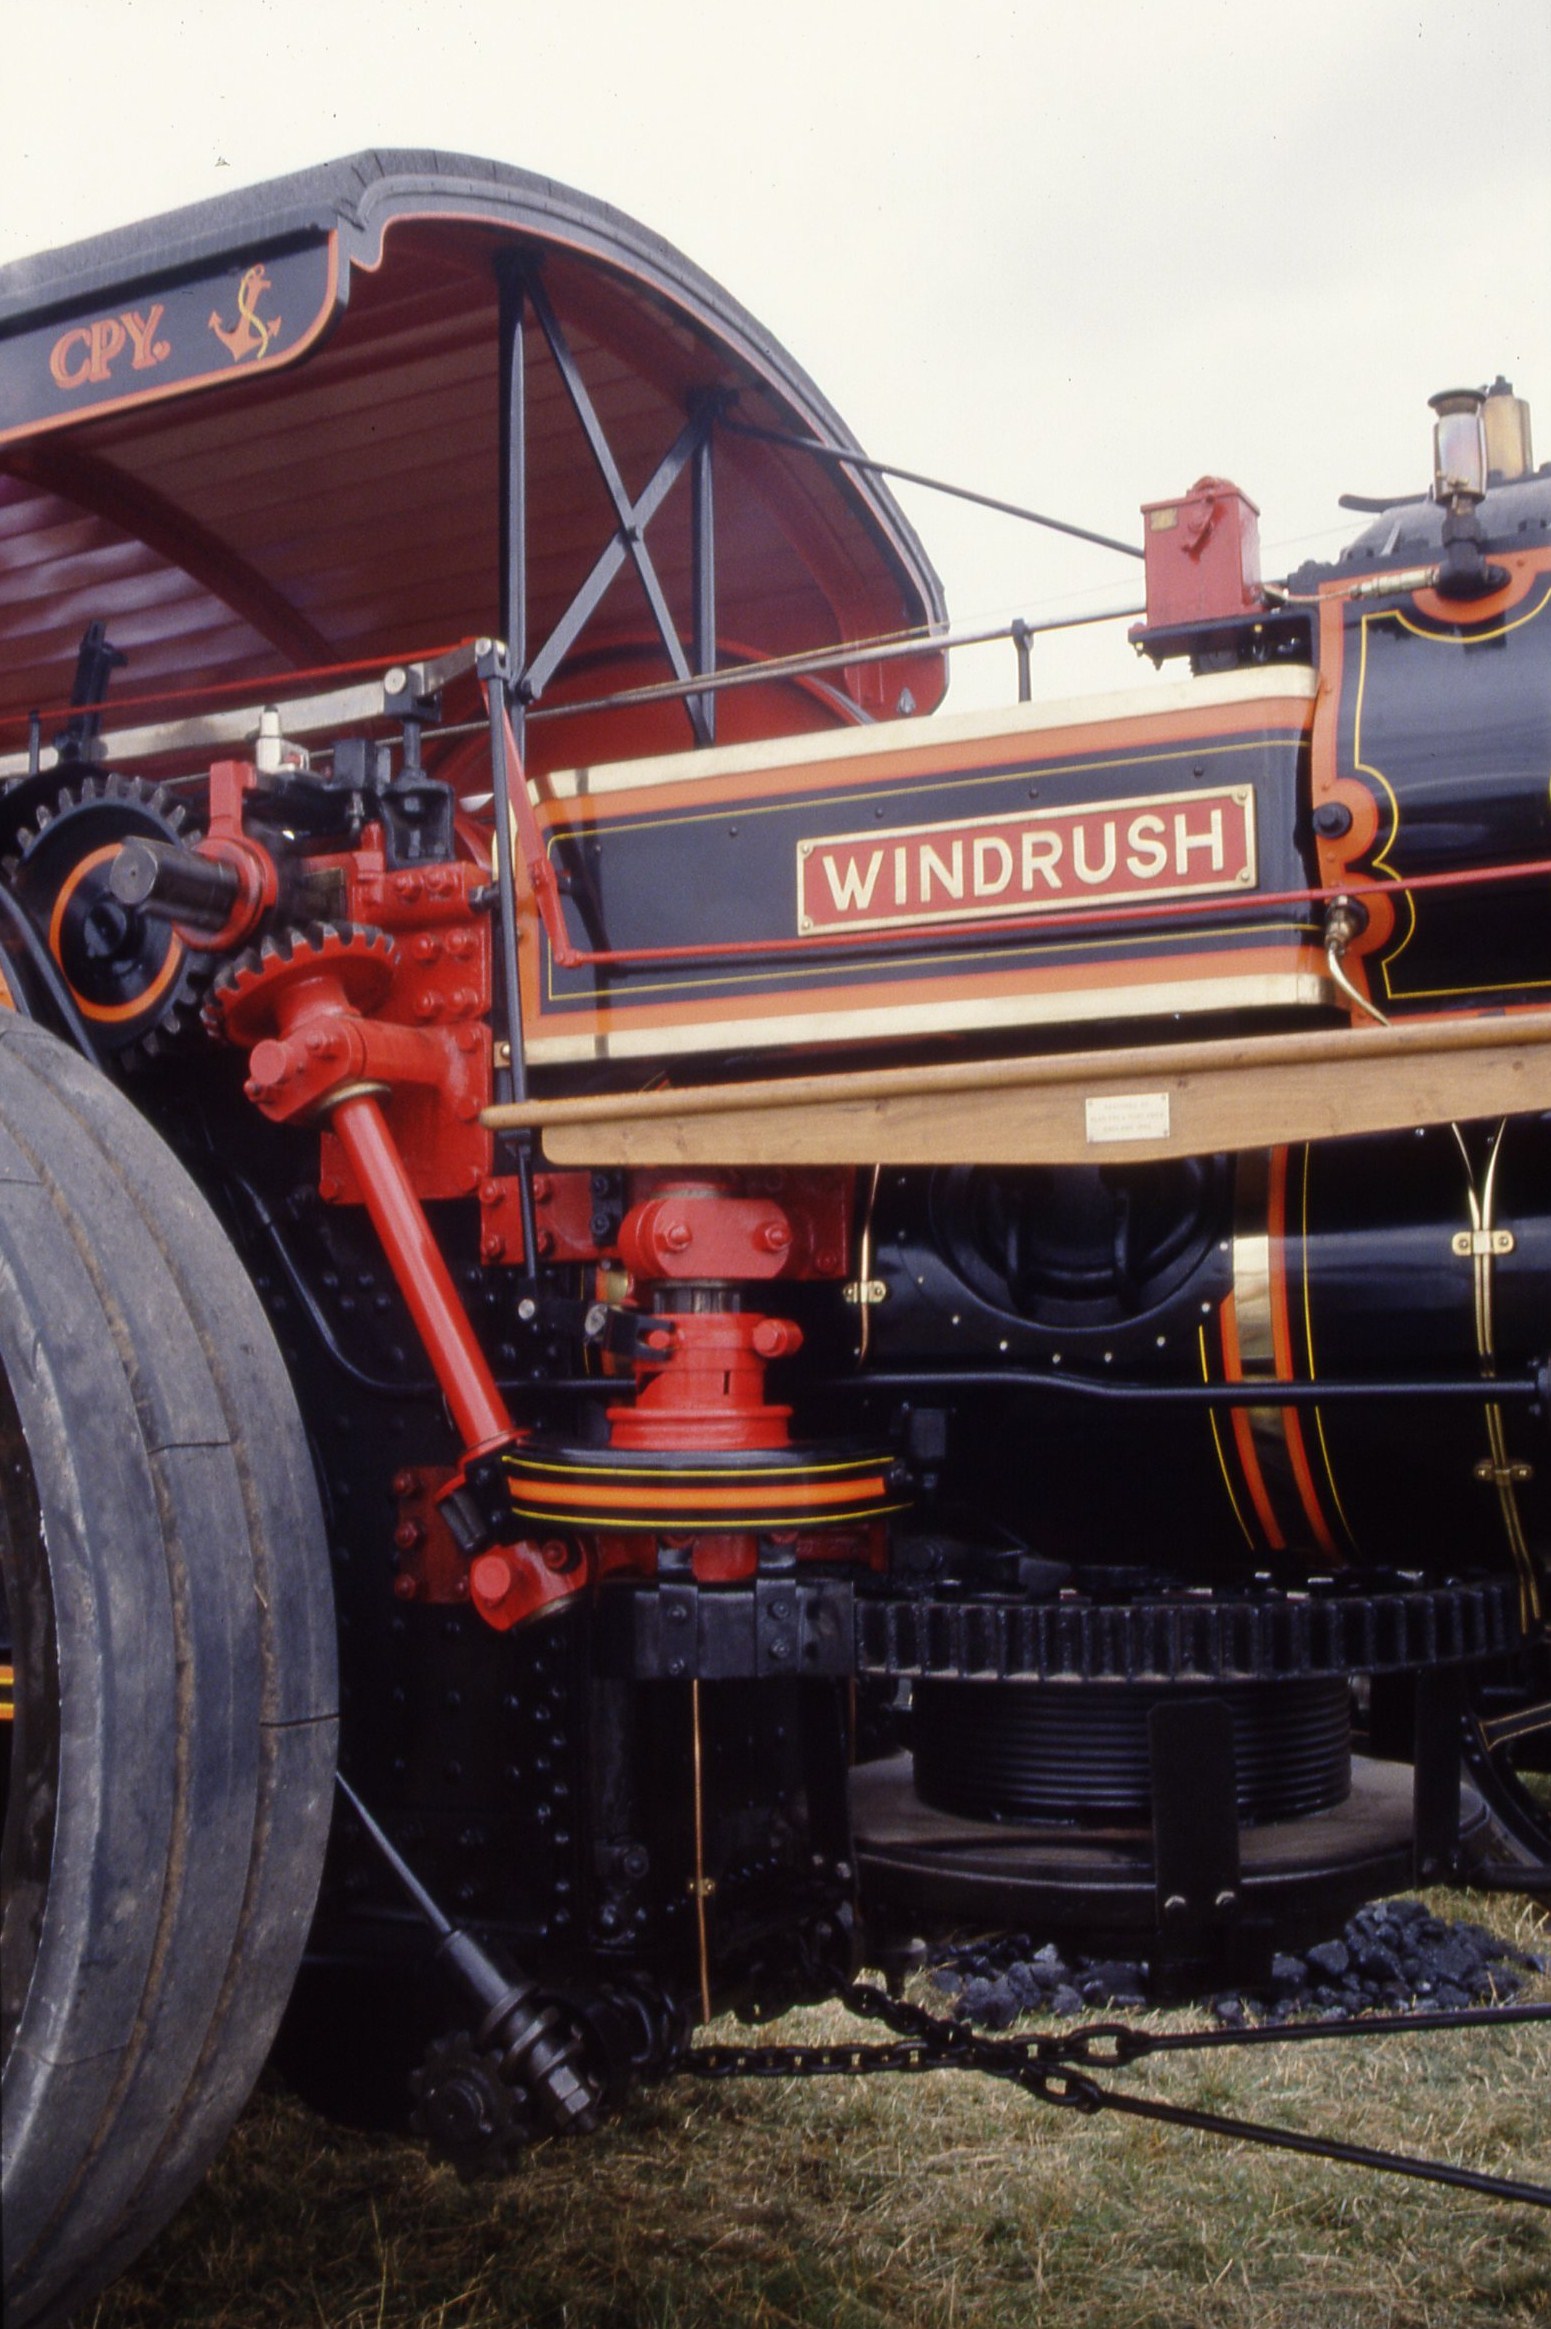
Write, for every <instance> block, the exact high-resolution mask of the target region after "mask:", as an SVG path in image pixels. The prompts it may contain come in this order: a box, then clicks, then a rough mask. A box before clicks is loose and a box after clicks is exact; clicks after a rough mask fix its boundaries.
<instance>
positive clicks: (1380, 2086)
mask: <svg viewBox="0 0 1551 2329" xmlns="http://www.w3.org/2000/svg"><path fill="white" fill-rule="evenodd" d="M1441 1906H1442V1908H1443V1913H1445V1914H1447V1913H1450V1911H1451V1910H1452V1911H1453V1913H1456V1914H1457V1913H1459V1910H1460V1903H1459V1902H1458V1901H1457V1900H1450V1901H1446V1902H1444V1903H1442V1904H1441ZM1466 1913H1468V1914H1471V1915H1474V1916H1477V1917H1478V1918H1479V1919H1480V1921H1481V1922H1483V1923H1487V1924H1491V1925H1492V1926H1493V1927H1494V1929H1496V1930H1499V1931H1502V1932H1505V1933H1507V1934H1509V1935H1510V1936H1512V1937H1514V1938H1516V1939H1518V1940H1519V1941H1520V1943H1521V1944H1522V1945H1525V1946H1544V1945H1545V1927H1544V1924H1543V1922H1540V1921H1537V1918H1536V1913H1535V1912H1533V1911H1531V1910H1529V1909H1527V1908H1525V1907H1523V1906H1522V1905H1521V1904H1515V1903H1510V1902H1495V1903H1494V1902H1475V1903H1473V1904H1471V1905H1470V1906H1469V1907H1468V1909H1467V1911H1466ZM1539 1988H1540V1992H1541V1993H1542V1994H1544V1993H1546V1992H1547V1991H1548V1990H1551V1983H1547V1982H1542V1983H1541V1984H1540V1985H1539ZM1136 2018H1138V2019H1140V2018H1142V2017H1136ZM842 2025H844V2026H845V2027H846V2028H847V2029H848V2030H849V2029H852V2028H854V2025H851V2024H849V2023H847V2022H846V2021H845V2017H844V2016H842V2015H841V2014H839V2013H838V2011H835V2010H834V2009H821V2010H817V2011H814V2012H808V2013H803V2014H799V2015H793V2016H791V2017H790V2018H789V2020H788V2022H787V2023H786V2024H783V2025H778V2026H777V2027H776V2028H775V2029H774V2030H772V2031H770V2032H768V2033H762V2035H768V2036H775V2037H783V2036H784V2037H791V2038H796V2037H802V2038H812V2037H814V2036H816V2035H819V2034H823V2035H830V2036H832V2035H835V2034H837V2033H838V2032H839V2030H840V2029H841V2027H842ZM862 2034H863V2035H866V2036H872V2035H875V2034H876V2033H875V2032H873V2031H867V2032H864V2033H862ZM1131 2080H1132V2083H1135V2084H1137V2085H1138V2086H1141V2087H1144V2088H1145V2089H1146V2090H1147V2091H1150V2092H1153V2093H1156V2094H1160V2095H1166V2096H1167V2097H1168V2098H1169V2099H1171V2100H1177V2101H1180V2102H1191V2103H1196V2104H1200V2105H1204V2106H1205V2107H1207V2108H1211V2109H1218V2110H1224V2111H1229V2112H1234V2113H1239V2114H1244V2115H1248V2116H1251V2117H1264V2118H1272V2119H1277V2120H1281V2121H1283V2122H1284V2123H1287V2124H1290V2125H1296V2126H1299V2127H1302V2128H1308V2129H1318V2130H1322V2131H1325V2132H1328V2133H1339V2134H1342V2135H1345V2136H1347V2137H1349V2138H1351V2139H1353V2140H1356V2141H1360V2142H1365V2143H1372V2144H1379V2145H1383V2146H1387V2147H1390V2148H1395V2149H1405V2150H1410V2151H1413V2152H1420V2153H1425V2154H1428V2155H1431V2156H1435V2157H1444V2158H1449V2159H1454V2160H1457V2161H1459V2162H1460V2163H1462V2164H1466V2165H1474V2166H1481V2167H1486V2168H1489V2169H1493V2170H1495V2171H1497V2172H1499V2173H1507V2174H1513V2175H1517V2176H1519V2177H1521V2178H1524V2179H1526V2180H1529V2181H1535V2182H1540V2183H1545V2184H1551V2114H1548V2111H1547V2103H1548V2099H1551V2024H1543V2025H1535V2026H1531V2027H1529V2028H1526V2029H1524V2030H1521V2031H1517V2032H1501V2033H1499V2032H1490V2033H1484V2034H1483V2033H1472V2034H1468V2035H1466V2034H1462V2035H1460V2036H1456V2037H1449V2038H1443V2039H1436V2040H1431V2041H1428V2040H1409V2039H1405V2040H1403V2039H1388V2040H1385V2041H1383V2042H1380V2041H1378V2040H1373V2041H1370V2042H1367V2043H1359V2044H1352V2045H1334V2046H1330V2047H1304V2048H1301V2049H1299V2048H1294V2047H1286V2048H1278V2049H1276V2050H1275V2051H1274V2052H1267V2053H1265V2054H1249V2053H1247V2054H1242V2055H1230V2054H1218V2055H1212V2056H1206V2057H1197V2058H1180V2059H1177V2060H1174V2061H1170V2062H1168V2063H1167V2064H1160V2065H1152V2066H1145V2067H1144V2069H1143V2070H1142V2071H1141V2072H1139V2073H1133V2074H1131ZM1548 2321H1551V2215H1548V2214H1545V2213H1541V2212H1537V2211H1533V2210H1530V2209H1526V2208H1519V2207H1504V2206H1501V2205H1498V2204H1495V2203H1493V2202H1490V2201H1487V2200H1485V2199H1478V2198H1474V2197H1472V2196H1471V2195H1469V2194H1466V2193H1454V2192H1446V2191H1440V2190H1436V2189H1432V2188H1429V2187H1426V2186H1422V2185H1417V2184H1411V2183H1406V2182H1402V2181H1401V2180H1400V2179H1398V2178H1396V2177H1391V2176H1374V2175H1363V2174H1360V2173H1358V2172H1356V2171H1354V2170H1351V2169H1342V2168H1336V2167H1326V2166H1323V2165H1321V2164H1319V2163H1316V2162H1312V2161H1304V2160H1299V2159H1295V2158H1291V2157H1288V2156H1287V2155H1285V2154H1278V2153H1273V2152H1267V2151H1263V2150H1252V2149H1249V2148H1247V2147H1244V2146H1239V2145H1229V2144H1225V2143H1221V2142H1214V2141H1211V2140H1209V2139H1206V2138H1202V2137H1197V2136H1194V2135H1190V2134H1182V2133H1178V2132H1175V2131H1173V2130H1170V2129H1164V2128H1156V2127H1151V2126H1148V2125H1145V2124H1143V2123H1140V2122H1136V2121H1129V2120H1123V2119H1115V2118H1110V2117H1100V2118H1098V2119H1096V2120H1079V2119H1078V2118H1076V2116H1075V2115H1074V2114H1070V2113H1063V2112H1056V2111H1052V2110H1050V2109H1048V2108H1044V2107H1042V2106H1041V2105H1039V2104H1038V2103H1035V2102H1033V2101H1031V2100H1029V2099H1027V2098H1026V2097H1024V2096H1022V2095H1020V2094H1018V2093H1017V2092H1015V2091H1013V2090H1011V2089H1007V2088H1004V2087H1002V2086H999V2085H997V2084H995V2083H993V2082H991V2081H989V2080H985V2079H981V2078H974V2077H964V2076H958V2075H937V2074H933V2075H930V2076H925V2077H921V2078H915V2079H908V2080H907V2079H884V2080H878V2079H873V2080H870V2081H869V2080H863V2079H837V2080H828V2081H824V2082H822V2083H820V2082H813V2083H810V2084H805V2085H802V2086H795V2085H789V2086H778V2085H770V2084H751V2083H744V2082H739V2083H735V2084H732V2083H730V2084H726V2085H707V2084H695V2083H691V2082H689V2081H687V2080H681V2081H678V2082H676V2083H674V2084H673V2085H671V2086H667V2087H663V2088H659V2089H656V2090H654V2091H652V2092H649V2093H647V2094H644V2095H642V2096H640V2097H639V2098H638V2099H637V2100H636V2101H635V2102H634V2103H633V2105H632V2106H631V2107H630V2109H629V2110H628V2111H627V2112H626V2114H625V2116H624V2117H623V2118H622V2119H621V2120H620V2121H619V2122H617V2123H616V2124H615V2125H613V2126H612V2127H610V2128H608V2129H607V2130H606V2131H605V2132H604V2133H603V2134H601V2135H599V2136H596V2137H594V2138H592V2139H590V2140H588V2141H587V2142H585V2143H580V2144H572V2145H562V2144H547V2145H543V2146H540V2147H538V2148H537V2149H535V2151H534V2152H533V2153H532V2154H531V2155H530V2157H529V2159H528V2160H527V2162H526V2164H525V2166H524V2169H523V2171H522V2173H521V2174H519V2175H518V2176H517V2177H515V2178H514V2179H512V2180H511V2181H510V2182H508V2183H506V2184H503V2185H496V2186H491V2185H480V2186H474V2187H465V2186H463V2185H461V2184H459V2183H458V2181H457V2180H456V2178H455V2177H454V2176H453V2175H452V2174H451V2173H450V2172H449V2171H447V2170H446V2169H442V2168H435V2167H431V2166H429V2165H428V2164H427V2163H426V2161H425V2160H424V2158H423V2157H422V2155H421V2154H420V2153H419V2152H418V2151H417V2150H416V2149H414V2148H413V2147H411V2146H409V2145H407V2144H402V2143H397V2142H392V2141H388V2140H384V2139H380V2138H372V2137H364V2136H357V2135H345V2134H340V2133H337V2132H336V2131H334V2130H331V2129H330V2128H328V2127H326V2126H324V2125H323V2124H322V2123H321V2122H320V2121H318V2120H317V2119H315V2118H313V2117H311V2116H310V2115H309V2114H308V2113H307V2112H306V2111H304V2110H303V2109H302V2108H301V2107H300V2106H299V2105H297V2104H296V2103H294V2102H293V2101H291V2100H290V2099H289V2098H288V2097H287V2096H285V2095H284V2094H283V2093H281V2092H280V2091H279V2090H278V2089H274V2088H269V2087H266V2088H265V2089H263V2090H261V2092H260V2094H259V2095H258V2097H257V2098H256V2099H255V2101H254V2102H253V2104H252V2105H251V2106H250V2108H249V2110H248V2112H247V2114H246V2116H245V2117H244V2119H243V2121H242V2122H241V2124H240V2126H239V2128H238V2130H237V2133H236V2135H235V2136H234V2137H233V2140H232V2142H231V2144H230V2145H229V2146H228V2148H227V2151H226V2153H225V2155H224V2156H223V2158H222V2160H221V2161H220V2163H219V2165H218V2166H217V2168H216V2170H215V2172H214V2174H213V2175H212V2176H211V2177H210V2179H209V2181H208V2182H207V2184H206V2185H205V2187H204V2189H203V2190H202V2191H201V2192H200V2193H199V2194H198V2195H197V2196H196V2198H195V2199H194V2200H193V2201H192V2202H191V2203H190V2205H189V2206H188V2207H187V2208H186V2209H185V2210H184V2211H183V2213H182V2215H181V2216H180V2217H179V2218H178V2219H177V2221H176V2222H175V2223H174V2224H173V2225H172V2226H171V2227H170V2229H169V2230H168V2231H167V2232H166V2233H165V2234H164V2235H163V2236H162V2238H161V2239H160V2240H159V2241H158V2242H157V2243H156V2245H155V2246H154V2247H153V2248H152V2249H151V2250H150V2251H149V2253H148V2254H147V2256H146V2257H145V2259H144V2260H143V2261H142V2263H141V2265H140V2267H139V2269H138V2270H137V2271H136V2272H135V2273H134V2274H132V2275H131V2276H130V2277H129V2278H127V2279H126V2280H124V2281H123V2282H121V2283H120V2285H119V2286H118V2287H117V2288H116V2289H115V2290H114V2291H113V2292H112V2294H111V2295H110V2296H109V2297H108V2298H106V2299H104V2300H103V2302H102V2303H101V2304H100V2305H99V2306H98V2307H97V2308H96V2309H95V2310H94V2311H89V2312H88V2313H87V2314H86V2315H85V2316H84V2317H83V2321H82V2329H87V2325H88V2324H89V2325H90V2329H175V2325H182V2324H194V2323H198V2324H199V2325H200V2329H293V2325H302V2324H308V2325H311V2329H498V2325H499V2329H517V2325H527V2324H531V2325H533V2329H796V2325H802V2329H808V2325H810V2324H812V2325H818V2324H823V2325H824V2329H877V2325H879V2324H883V2323H890V2324H901V2325H908V2329H1025V2325H1027V2329H1032V2325H1033V2324H1034V2323H1036V2322H1038V2323H1044V2324H1048V2323H1051V2322H1060V2323H1063V2324H1064V2323H1074V2324H1077V2323H1080V2324H1083V2325H1084V2329H1248V2325H1249V2324H1254V2325H1255V2329H1354V2325H1356V2324H1359V2323H1360V2324H1361V2325H1362V2329H1465V2325H1467V2324H1471V2325H1480V2324H1488V2323H1490V2324H1492V2325H1494V2329H1497V2325H1501V2329H1531V2325H1537V2329H1544V2325H1545V2324H1546V2323H1547V2322H1548Z"/></svg>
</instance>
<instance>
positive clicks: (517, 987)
mask: <svg viewBox="0 0 1551 2329" xmlns="http://www.w3.org/2000/svg"><path fill="white" fill-rule="evenodd" d="M505 661H506V670H503V669H501V668H500V666H499V664H493V665H492V668H491V669H490V671H489V675H488V677H487V678H486V681H485V688H486V701H487V704H488V707H489V712H490V787H491V813H492V815H493V816H494V818H495V867H496V891H497V905H498V908H499V914H500V925H499V926H500V956H501V1000H502V1005H503V1008H504V1011H505V1016H506V1060H505V1064H504V1065H502V1066H498V1067H497V1068H496V1071H495V1084H496V1088H497V1090H501V1089H504V1090H506V1091H507V1092H509V1093H510V1095H511V1104H512V1105H513V1106H514V1107H516V1106H521V1105H522V1103H523V1102H524V1101H525V1100H526V1099H527V1096H528V1054H527V1047H526V1045H525V1043H524V1040H523V1028H522V974H521V968H520V965H519V962H518V956H517V880H516V873H515V869H514V867H513V864H512V783H513V778H514V774H515V781H516V782H517V783H518V784H526V782H527V778H526V777H525V776H524V774H523V771H522V768H521V766H520V765H519V766H518V768H517V769H516V770H515V772H514V771H513V770H512V768H511V767H510V765H509V762H508V759H507V751H506V740H507V736H508V734H509V733H510V734H511V735H512V739H513V742H514V744H515V741H516V735H515V730H509V728H508V703H507V692H508V691H507V678H506V672H507V671H509V670H510V668H511V658H510V655H509V654H508V656H507V657H506V659H505ZM512 1149H513V1153H514V1156H515V1160H516V1165H517V1213H518V1219H519V1220H520V1222H521V1225H522V1259H523V1273H524V1276H525V1277H526V1278H527V1279H528V1281H529V1283H530V1284H531V1283H533V1282H534V1281H535V1280H536V1279H537V1277H538V1268H539V1240H538V1215H537V1212H536V1210H535V1207H534V1202H533V1134H532V1133H531V1131H527V1130H519V1131H518V1132H517V1133H516V1135H515V1137H514V1139H513V1141H512Z"/></svg>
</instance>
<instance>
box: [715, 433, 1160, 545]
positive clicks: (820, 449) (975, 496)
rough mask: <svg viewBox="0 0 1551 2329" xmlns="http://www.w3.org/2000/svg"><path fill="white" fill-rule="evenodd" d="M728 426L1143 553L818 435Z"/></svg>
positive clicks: (821, 457)
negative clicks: (870, 455)
mask: <svg viewBox="0 0 1551 2329" xmlns="http://www.w3.org/2000/svg"><path fill="white" fill-rule="evenodd" d="M727 426H728V428H730V429H736V430H737V432H738V434H739V436H740V437H757V438H758V439H759V440H760V442H761V443H762V444H766V445H786V446H789V447H790V448H791V450H792V451H793V452H794V453H811V454H813V456H814V457H815V459H817V460H820V461H833V462H835V463H836V464H837V465H838V466H840V467H843V468H848V469H865V470H866V471H867V472H868V473H869V475H871V476H875V477H900V478H903V479H904V481H905V483H906V484H907V485H924V486H926V487H927V488H928V489H929V490H930V491H931V492H933V493H946V494H951V495H952V497H953V499H954V500H955V501H972V502H974V503H975V505H976V507H977V508H979V509H992V510H995V511H997V512H998V514H999V515H1000V516H1002V517H1008V518H1024V519H1026V520H1027V522H1028V523H1029V524H1030V525H1031V526H1048V528H1049V529H1050V531H1051V532H1052V533H1053V534H1070V535H1071V536H1072V537H1073V538H1074V540H1076V541H1079V542H1096V543H1097V544H1098V546H1099V548H1100V549H1101V550H1118V551H1119V552H1120V554H1121V556H1122V557H1123V558H1142V557H1145V556H1146V552H1145V551H1143V550H1139V549H1138V548H1137V546H1136V544H1135V543H1134V542H1117V541H1116V540H1115V537H1114V535H1113V534H1096V533H1094V532H1093V531H1092V529H1091V528H1090V527H1088V526H1074V525H1072V524H1070V523H1069V522H1068V521H1067V520H1066V519H1065V518H1052V517H1047V516H1046V515H1045V513H1044V511H1043V510H1037V509H1026V508H1025V507H1024V505H1023V503H1022V502H1018V501H1002V500H1001V499H1000V498H999V497H998V496H997V495H996V494H994V493H976V492H975V491H974V489H973V487H971V486H968V485H950V484H949V483H948V481H947V479H946V478H943V477H928V476H927V475H926V474H925V472H924V471H923V470H920V469H902V468H901V467H900V466H899V464H898V462H897V461H873V460H870V459H869V458H868V456H867V455H866V454H865V453H862V452H859V451H855V450H851V451H848V450H847V448H846V447H845V446H844V445H826V444H823V443H821V442H820V440H819V439H818V438H817V437H799V436H793V435H790V434H788V432H787V431H786V430H784V429H762V428H759V427H758V426H756V424H755V423H754V422H752V421H738V420H729V421H728V423H727Z"/></svg>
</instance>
